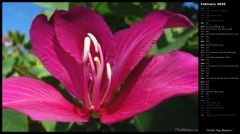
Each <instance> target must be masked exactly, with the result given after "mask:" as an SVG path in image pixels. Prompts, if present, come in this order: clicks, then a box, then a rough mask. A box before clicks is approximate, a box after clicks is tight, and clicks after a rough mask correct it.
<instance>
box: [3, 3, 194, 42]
mask: <svg viewBox="0 0 240 134" xmlns="http://www.w3.org/2000/svg"><path fill="white" fill-rule="evenodd" d="M184 6H186V7H193V8H195V9H198V4H197V3H194V2H185V3H184ZM46 9H47V8H44V7H41V6H38V5H36V4H34V3H33V2H3V3H2V21H3V22H2V34H3V36H4V35H6V33H7V32H8V31H19V32H20V33H24V34H25V35H26V37H27V39H29V29H30V27H31V23H32V21H33V19H34V18H35V17H36V16H37V15H38V14H39V13H40V12H41V11H43V10H46Z"/></svg>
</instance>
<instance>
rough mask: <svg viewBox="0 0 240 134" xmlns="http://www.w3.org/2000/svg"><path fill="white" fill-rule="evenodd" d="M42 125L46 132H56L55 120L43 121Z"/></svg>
mask: <svg viewBox="0 0 240 134" xmlns="http://www.w3.org/2000/svg"><path fill="white" fill-rule="evenodd" d="M42 126H43V127H44V129H45V131H46V132H54V131H55V128H56V126H57V123H56V122H54V121H42Z"/></svg>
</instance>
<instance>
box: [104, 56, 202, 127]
mask: <svg viewBox="0 0 240 134" xmlns="http://www.w3.org/2000/svg"><path fill="white" fill-rule="evenodd" d="M197 91H198V59H197V57H194V56H193V55H191V54H188V53H185V52H181V51H172V52H170V53H168V54H164V55H159V56H156V57H153V58H152V59H144V60H143V61H142V62H141V63H140V65H139V66H137V67H136V69H134V71H133V72H132V73H131V74H130V75H129V77H128V78H127V80H126V81H125V84H124V85H123V87H122V89H121V90H120V93H119V95H118V96H117V98H116V99H115V100H113V102H112V103H111V104H109V105H108V106H106V108H105V109H102V112H101V121H102V123H106V124H110V123H114V122H118V121H121V120H124V119H127V118H130V117H133V116H135V115H137V114H139V113H141V112H144V111H146V110H148V109H150V108H152V107H154V106H156V105H158V104H159V103H161V102H162V101H164V100H166V99H168V98H170V97H173V96H179V95H186V94H192V93H196V92H197Z"/></svg>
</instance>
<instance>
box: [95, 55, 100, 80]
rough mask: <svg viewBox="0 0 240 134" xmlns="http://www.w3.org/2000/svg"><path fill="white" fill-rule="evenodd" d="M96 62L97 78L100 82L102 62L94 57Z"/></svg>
mask: <svg viewBox="0 0 240 134" xmlns="http://www.w3.org/2000/svg"><path fill="white" fill-rule="evenodd" d="M94 61H95V62H96V67H97V77H98V80H99V79H100V73H101V67H100V61H99V58H98V57H94Z"/></svg>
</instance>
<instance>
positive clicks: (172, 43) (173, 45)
mask: <svg viewBox="0 0 240 134" xmlns="http://www.w3.org/2000/svg"><path fill="white" fill-rule="evenodd" d="M197 32H198V26H197V25H195V26H194V27H193V28H191V29H188V30H186V31H185V32H183V33H182V34H181V35H180V36H178V37H176V38H172V37H171V36H172V35H171V33H170V32H169V30H166V31H165V33H164V36H165V37H162V38H161V39H160V40H159V41H158V42H157V45H154V46H153V48H152V49H151V50H150V51H149V53H148V55H156V54H164V53H167V52H170V51H172V50H179V49H181V48H182V47H183V46H184V45H185V44H186V42H187V41H188V39H190V38H191V37H192V36H193V35H194V34H197ZM158 46H159V47H161V46H164V47H161V48H159V47H158Z"/></svg>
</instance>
